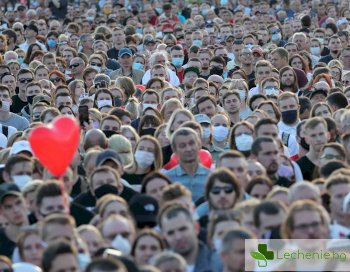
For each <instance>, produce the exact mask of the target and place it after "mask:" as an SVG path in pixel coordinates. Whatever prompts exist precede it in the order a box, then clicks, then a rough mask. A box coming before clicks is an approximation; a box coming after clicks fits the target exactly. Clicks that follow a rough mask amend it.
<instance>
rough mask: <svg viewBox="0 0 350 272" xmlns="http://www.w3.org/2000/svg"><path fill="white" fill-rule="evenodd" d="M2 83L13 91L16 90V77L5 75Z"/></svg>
mask: <svg viewBox="0 0 350 272" xmlns="http://www.w3.org/2000/svg"><path fill="white" fill-rule="evenodd" d="M1 83H2V84H4V85H5V86H7V87H8V88H9V89H10V90H11V91H12V92H14V91H15V90H16V79H15V77H14V76H12V75H8V76H4V77H3V78H2V81H1Z"/></svg>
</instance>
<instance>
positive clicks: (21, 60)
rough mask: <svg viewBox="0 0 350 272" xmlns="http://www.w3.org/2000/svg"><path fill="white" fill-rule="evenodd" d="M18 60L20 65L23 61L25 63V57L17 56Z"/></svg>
mask: <svg viewBox="0 0 350 272" xmlns="http://www.w3.org/2000/svg"><path fill="white" fill-rule="evenodd" d="M17 61H18V63H19V65H22V63H23V57H18V58H17Z"/></svg>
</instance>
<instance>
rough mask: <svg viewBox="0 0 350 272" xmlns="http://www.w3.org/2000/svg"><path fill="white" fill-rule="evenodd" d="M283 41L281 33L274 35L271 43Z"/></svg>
mask: <svg viewBox="0 0 350 272" xmlns="http://www.w3.org/2000/svg"><path fill="white" fill-rule="evenodd" d="M281 39H282V35H281V33H277V34H273V35H272V37H271V41H273V42H277V41H280V40H281Z"/></svg>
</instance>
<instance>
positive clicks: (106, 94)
mask: <svg viewBox="0 0 350 272" xmlns="http://www.w3.org/2000/svg"><path fill="white" fill-rule="evenodd" d="M113 102H114V101H113V95H112V93H111V92H110V91H109V90H108V89H105V88H103V89H99V90H98V91H97V92H96V94H95V100H94V107H95V108H97V109H98V110H100V109H101V108H103V107H104V106H114V103H113Z"/></svg>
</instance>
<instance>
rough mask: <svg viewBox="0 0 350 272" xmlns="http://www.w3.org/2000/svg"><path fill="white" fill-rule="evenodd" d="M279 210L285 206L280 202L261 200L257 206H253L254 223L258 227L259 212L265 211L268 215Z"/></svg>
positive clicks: (274, 213)
mask: <svg viewBox="0 0 350 272" xmlns="http://www.w3.org/2000/svg"><path fill="white" fill-rule="evenodd" d="M281 210H283V211H284V210H285V207H284V206H283V204H281V202H278V201H271V200H268V201H264V202H261V203H260V204H259V205H258V206H256V207H255V209H254V213H253V220H254V225H255V226H256V227H257V228H259V227H260V224H261V222H260V214H262V213H265V214H268V215H277V214H279V213H280V211H281Z"/></svg>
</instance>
